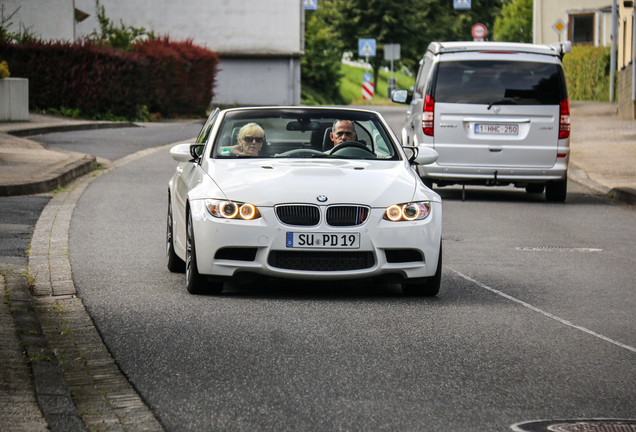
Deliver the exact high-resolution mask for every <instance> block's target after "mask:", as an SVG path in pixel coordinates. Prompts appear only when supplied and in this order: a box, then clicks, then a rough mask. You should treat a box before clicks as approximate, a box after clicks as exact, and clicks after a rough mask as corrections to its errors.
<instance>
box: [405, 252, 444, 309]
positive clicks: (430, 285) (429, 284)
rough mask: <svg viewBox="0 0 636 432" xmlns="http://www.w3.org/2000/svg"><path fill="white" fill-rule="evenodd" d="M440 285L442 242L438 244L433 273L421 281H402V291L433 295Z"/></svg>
mask: <svg viewBox="0 0 636 432" xmlns="http://www.w3.org/2000/svg"><path fill="white" fill-rule="evenodd" d="M441 285H442V244H441V243H440V245H439V259H438V260H437V270H435V274H434V275H433V276H431V277H429V278H427V279H426V282H423V283H414V284H409V283H404V284H402V292H403V293H404V294H406V295H408V296H416V297H434V296H436V295H437V293H439V289H440V287H441Z"/></svg>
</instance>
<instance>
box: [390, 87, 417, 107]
mask: <svg viewBox="0 0 636 432" xmlns="http://www.w3.org/2000/svg"><path fill="white" fill-rule="evenodd" d="M412 98H413V96H410V95H409V94H408V91H406V90H393V93H391V100H392V101H393V102H395V103H400V104H409V103H411V99H412Z"/></svg>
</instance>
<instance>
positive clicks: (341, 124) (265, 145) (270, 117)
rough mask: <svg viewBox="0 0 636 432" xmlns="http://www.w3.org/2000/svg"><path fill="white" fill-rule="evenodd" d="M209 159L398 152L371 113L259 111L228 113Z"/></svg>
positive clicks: (391, 156) (393, 155)
mask: <svg viewBox="0 0 636 432" xmlns="http://www.w3.org/2000/svg"><path fill="white" fill-rule="evenodd" d="M336 122H337V123H336ZM334 124H335V126H336V129H337V130H336V132H335V133H334V130H333V128H334ZM336 135H338V136H336ZM334 141H335V142H334ZM212 157H214V158H216V159H219V158H244V157H259V158H339V159H374V160H377V159H380V160H397V159H399V153H398V152H397V151H396V149H395V145H394V143H393V141H392V139H391V138H390V135H389V133H388V131H387V130H386V129H385V127H384V125H383V124H382V122H381V121H380V119H379V118H378V116H377V115H376V114H374V113H365V112H357V111H345V110H315V109H314V110H312V109H298V110H294V109H278V110H271V109H262V110H244V111H232V112H228V113H227V114H226V115H225V117H224V119H223V123H222V125H221V127H220V130H219V133H218V134H217V136H216V140H215V143H214V146H213V148H212Z"/></svg>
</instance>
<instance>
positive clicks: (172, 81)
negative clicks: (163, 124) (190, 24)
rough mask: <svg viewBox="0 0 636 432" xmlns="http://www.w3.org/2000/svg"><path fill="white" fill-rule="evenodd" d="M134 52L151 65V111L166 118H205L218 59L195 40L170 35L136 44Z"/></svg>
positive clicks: (149, 106) (147, 83)
mask: <svg viewBox="0 0 636 432" xmlns="http://www.w3.org/2000/svg"><path fill="white" fill-rule="evenodd" d="M132 52H133V53H136V54H138V55H142V56H143V58H144V59H146V61H147V62H148V64H147V73H146V77H145V81H146V85H147V86H148V95H147V103H146V104H145V105H147V106H148V109H149V110H150V111H151V112H159V113H161V114H162V115H163V116H169V117H171V116H174V115H202V114H205V111H206V110H207V109H208V108H209V106H210V101H211V100H212V97H213V93H212V89H213V88H214V83H215V79H216V73H217V69H218V63H219V58H218V56H217V55H216V54H215V53H214V52H212V51H210V50H209V49H207V48H203V47H200V46H198V45H195V44H194V43H193V42H192V40H187V41H183V42H174V41H171V40H170V39H169V38H168V37H167V36H166V37H160V38H156V39H149V40H146V41H143V42H139V43H136V44H133V47H132Z"/></svg>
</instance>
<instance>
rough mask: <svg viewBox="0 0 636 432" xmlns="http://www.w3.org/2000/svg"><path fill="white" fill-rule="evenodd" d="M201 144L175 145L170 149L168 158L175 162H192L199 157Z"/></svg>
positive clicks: (201, 151) (201, 149)
mask: <svg viewBox="0 0 636 432" xmlns="http://www.w3.org/2000/svg"><path fill="white" fill-rule="evenodd" d="M203 147H204V146H203V144H189V143H187V144H177V145H176V146H174V147H172V148H171V149H170V156H171V157H172V159H174V160H176V161H177V162H192V161H196V160H198V159H199V158H200V157H201V154H202V153H203Z"/></svg>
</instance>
